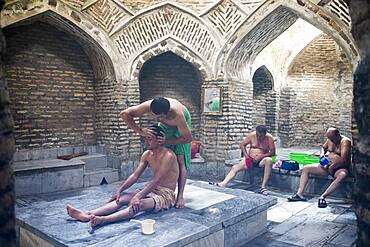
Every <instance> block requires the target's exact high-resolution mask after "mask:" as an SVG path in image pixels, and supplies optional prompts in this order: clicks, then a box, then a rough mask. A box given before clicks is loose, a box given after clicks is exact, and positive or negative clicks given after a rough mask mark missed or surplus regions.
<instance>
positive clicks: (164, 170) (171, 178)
mask: <svg viewBox="0 0 370 247" xmlns="http://www.w3.org/2000/svg"><path fill="white" fill-rule="evenodd" d="M151 129H152V130H154V133H155V135H154V137H150V136H146V137H145V145H146V147H147V149H148V150H146V151H145V152H144V153H143V155H142V156H141V159H140V163H139V165H138V167H137V169H136V170H135V171H134V172H133V173H132V174H131V175H130V176H129V177H128V179H127V180H126V181H125V182H124V183H123V184H122V185H121V186H120V187H119V188H118V190H117V192H116V193H115V194H113V196H112V198H111V199H110V200H109V202H108V203H107V204H105V205H104V206H102V207H100V208H97V209H94V210H91V211H86V212H84V211H81V210H78V209H76V208H74V207H72V206H71V205H67V213H68V215H69V216H71V217H72V218H75V219H77V220H79V221H82V222H88V221H90V224H91V227H95V226H97V225H101V224H106V223H111V222H115V221H120V220H125V219H130V218H133V217H134V216H135V215H136V214H137V213H138V212H140V211H152V210H153V211H154V212H158V211H160V210H162V209H169V208H171V207H173V206H174V205H175V202H176V197H175V192H174V191H175V189H176V183H177V180H178V177H179V165H178V163H177V157H176V154H175V153H174V152H173V151H171V150H170V149H168V148H166V147H164V146H163V145H161V144H159V143H158V139H159V138H158V137H163V130H162V129H161V127H159V126H157V125H153V126H151ZM157 138H158V139H157ZM148 165H149V166H150V167H151V169H152V171H153V175H154V178H153V179H152V180H151V181H149V182H148V183H147V184H146V185H145V187H144V188H142V189H140V190H136V191H135V192H133V193H124V194H122V195H121V192H123V191H125V190H126V189H128V188H129V187H131V186H132V185H133V184H134V183H136V182H137V180H138V179H139V177H140V175H141V174H142V173H143V171H144V170H145V168H146V167H147V166H148ZM123 205H128V207H126V208H125V209H123V210H121V211H119V209H120V208H121V207H122V206H123Z"/></svg>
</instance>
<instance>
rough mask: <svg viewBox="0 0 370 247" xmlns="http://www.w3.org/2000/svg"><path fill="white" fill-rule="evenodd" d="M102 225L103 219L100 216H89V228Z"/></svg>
mask: <svg viewBox="0 0 370 247" xmlns="http://www.w3.org/2000/svg"><path fill="white" fill-rule="evenodd" d="M103 223H104V218H103V217H102V216H95V215H93V214H92V215H91V219H90V226H91V228H94V227H96V226H98V225H101V224H103Z"/></svg>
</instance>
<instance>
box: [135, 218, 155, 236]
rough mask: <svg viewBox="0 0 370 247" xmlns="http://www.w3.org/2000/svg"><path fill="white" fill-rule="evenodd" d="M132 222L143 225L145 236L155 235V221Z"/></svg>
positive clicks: (142, 229)
mask: <svg viewBox="0 0 370 247" xmlns="http://www.w3.org/2000/svg"><path fill="white" fill-rule="evenodd" d="M130 221H132V222H137V223H140V224H141V232H142V233H143V234H145V235H150V234H153V233H155V220H152V219H147V220H143V221H141V220H130Z"/></svg>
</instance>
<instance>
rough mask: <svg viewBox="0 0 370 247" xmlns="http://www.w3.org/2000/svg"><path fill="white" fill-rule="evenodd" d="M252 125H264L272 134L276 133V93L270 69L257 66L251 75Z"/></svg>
mask: <svg viewBox="0 0 370 247" xmlns="http://www.w3.org/2000/svg"><path fill="white" fill-rule="evenodd" d="M252 82H253V117H252V118H253V127H254V128H255V127H256V126H258V125H261V124H262V125H266V126H267V129H268V131H269V132H270V133H272V134H273V135H275V134H276V130H277V126H276V112H277V108H276V107H277V106H276V93H275V91H274V90H273V88H274V80H273V77H272V75H271V73H270V71H269V70H268V69H267V68H266V67H265V66H261V67H259V68H258V69H257V70H256V72H255V73H254V75H253V78H252Z"/></svg>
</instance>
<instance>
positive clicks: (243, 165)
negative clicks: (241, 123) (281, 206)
mask: <svg viewBox="0 0 370 247" xmlns="http://www.w3.org/2000/svg"><path fill="white" fill-rule="evenodd" d="M247 145H249V150H248V151H247V149H246V146H247ZM240 149H241V150H242V152H243V154H244V156H245V159H243V160H242V161H241V162H240V163H239V164H236V165H234V166H233V167H232V168H231V170H230V172H229V173H228V174H227V175H226V177H225V178H224V180H223V181H222V182H221V183H213V182H210V183H211V184H215V185H217V186H221V187H226V186H227V185H228V183H229V182H230V181H231V180H232V179H234V178H235V176H236V174H237V173H238V172H240V171H243V170H247V169H249V168H251V167H252V166H257V167H258V166H260V167H264V175H263V180H262V185H261V189H260V193H261V194H263V195H267V194H268V193H267V188H266V187H267V183H268V181H269V178H270V174H271V168H272V158H271V157H272V156H274V155H275V152H276V147H275V143H274V138H273V136H272V135H271V134H270V133H267V128H266V126H264V125H259V126H257V127H256V131H253V132H251V133H249V134H248V135H247V136H246V137H245V139H244V140H243V141H242V142H241V144H240Z"/></svg>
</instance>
